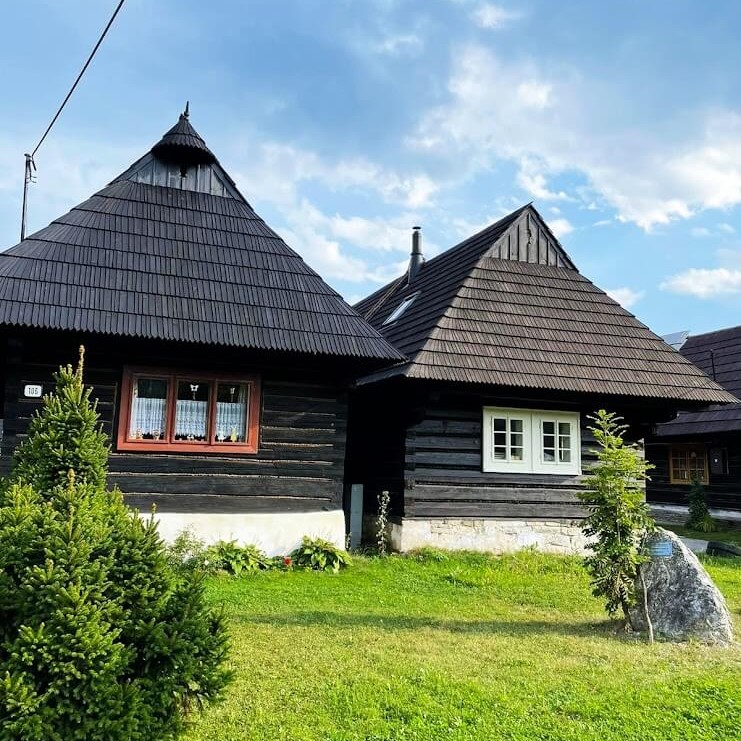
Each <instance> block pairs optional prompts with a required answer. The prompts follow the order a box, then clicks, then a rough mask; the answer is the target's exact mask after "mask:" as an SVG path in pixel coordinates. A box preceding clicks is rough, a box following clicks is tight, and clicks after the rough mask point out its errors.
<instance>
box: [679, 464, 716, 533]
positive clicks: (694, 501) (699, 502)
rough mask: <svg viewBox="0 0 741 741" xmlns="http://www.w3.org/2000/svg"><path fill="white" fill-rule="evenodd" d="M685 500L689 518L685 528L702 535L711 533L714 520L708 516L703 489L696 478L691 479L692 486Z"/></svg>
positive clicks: (713, 528)
mask: <svg viewBox="0 0 741 741" xmlns="http://www.w3.org/2000/svg"><path fill="white" fill-rule="evenodd" d="M687 500H688V503H689V508H688V509H689V517H688V518H687V523H686V526H687V527H688V528H690V529H692V530H699V531H700V532H702V533H712V532H713V531H714V530H715V520H714V519H713V518H712V517H711V516H710V509H709V507H708V500H707V497H706V495H705V487H704V486H703V485H702V483H701V482H700V479H698V478H697V476H695V477H694V478H693V479H692V484H691V485H690V489H689V491H688V492H687Z"/></svg>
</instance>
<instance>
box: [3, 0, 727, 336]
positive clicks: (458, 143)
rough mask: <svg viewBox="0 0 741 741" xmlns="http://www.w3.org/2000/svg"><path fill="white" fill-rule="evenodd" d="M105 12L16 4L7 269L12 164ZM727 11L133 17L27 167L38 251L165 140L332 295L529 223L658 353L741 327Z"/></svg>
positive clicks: (559, 9) (11, 44)
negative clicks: (189, 134)
mask: <svg viewBox="0 0 741 741" xmlns="http://www.w3.org/2000/svg"><path fill="white" fill-rule="evenodd" d="M114 5H115V3H114V1H113V0H110V2H108V1H107V0H106V2H103V0H65V2H64V3H61V2H58V1H57V0H23V1H22V2H21V1H20V0H8V2H6V3H4V4H3V24H2V30H0V35H1V37H2V38H1V43H0V69H2V70H3V75H2V78H1V79H2V86H1V87H0V89H1V90H2V96H0V249H4V248H6V247H9V246H11V245H12V244H14V243H15V242H16V241H17V233H18V228H19V210H20V194H21V181H22V174H23V173H22V170H23V152H25V151H28V150H29V149H31V148H32V147H33V146H34V145H35V143H36V141H37V140H38V138H39V137H40V135H41V133H42V132H43V130H44V128H45V126H46V124H47V123H48V120H49V118H50V117H51V115H52V114H53V112H54V110H55V109H56V106H57V105H58V103H59V101H60V99H61V97H62V96H63V95H64V93H65V92H66V90H67V89H68V87H69V85H70V83H71V81H72V79H73V78H74V76H75V74H76V73H77V71H78V69H79V67H80V65H81V63H82V61H83V60H84V58H85V57H86V55H87V54H88V52H89V50H90V48H91V46H92V44H93V43H94V41H95V39H96V38H97V35H98V34H99V32H100V30H101V29H102V27H103V25H104V24H105V22H106V21H107V19H108V16H109V14H110V12H111V11H112V9H113V6H114ZM740 26H741V4H738V3H735V2H731V1H730V0H727V1H726V2H716V3H711V4H708V3H702V4H701V3H697V2H682V1H681V0H672V1H671V2H670V1H669V0H666V1H664V2H660V1H655V2H650V3H646V2H633V1H631V0H623V1H621V2H602V3H595V2H587V1H584V2H567V1H564V2H558V3H556V2H548V1H543V2H535V1H533V2H521V3H515V2H509V3H489V2H482V1H480V0H406V1H405V0H282V1H281V2H280V3H277V2H274V1H271V0H250V1H249V2H248V1H243V2H234V1H230V0H212V1H211V2H208V3H205V2H202V0H178V1H177V2H175V0H158V2H155V1H154V0H127V3H126V5H125V6H124V9H123V11H122V12H121V15H120V16H119V18H118V20H117V21H116V25H115V26H114V27H113V29H112V30H111V33H110V35H109V37H108V38H107V39H106V42H105V44H104V46H103V47H102V49H101V51H100V53H99V55H98V57H97V58H96V60H95V62H94V64H93V66H92V67H91V69H90V71H89V72H88V74H87V76H86V77H85V78H84V80H83V82H82V84H81V86H80V88H78V91H77V92H76V94H75V96H74V97H73V98H72V100H71V102H70V104H69V105H68V107H67V109H66V110H65V112H64V114H63V116H62V118H61V119H60V121H59V123H58V124H57V126H56V128H55V129H54V130H53V132H52V134H51V136H50V138H49V139H48V140H47V142H46V143H45V144H44V146H43V147H42V148H41V150H40V151H39V153H38V155H37V157H36V161H37V165H38V182H37V183H36V184H35V185H33V186H32V190H31V195H30V223H29V226H30V229H31V230H34V229H38V228H40V227H42V226H44V225H45V224H46V223H48V222H49V221H50V220H51V219H53V218H54V217H55V216H57V215H59V214H61V213H64V212H65V211H66V210H68V209H69V208H70V207H72V206H73V205H75V204H76V203H78V202H80V201H82V200H84V199H85V198H86V197H87V196H89V195H90V194H91V193H93V192H94V191H96V190H98V189H100V188H101V187H103V186H104V185H105V184H106V183H107V182H108V181H109V180H110V179H112V178H113V177H114V176H115V175H117V174H118V173H119V172H121V171H122V170H124V169H125V168H126V166H127V165H128V164H129V163H130V162H131V161H133V160H134V159H135V158H136V157H137V156H139V155H140V154H142V153H143V152H145V151H147V150H148V149H149V147H150V146H151V145H152V144H153V143H154V142H155V141H156V140H157V139H158V138H159V136H160V135H161V134H162V133H163V132H164V131H165V130H166V129H167V128H169V127H170V126H171V125H172V124H173V123H174V122H175V120H176V119H177V115H178V114H179V113H180V111H181V110H182V108H183V105H184V102H185V100H186V99H189V100H190V102H191V121H192V123H193V124H194V126H195V127H196V128H197V129H198V131H199V132H200V133H201V134H202V135H203V136H204V138H205V139H206V141H207V142H208V144H209V145H210V147H211V148H212V149H213V150H214V152H215V153H216V155H217V156H218V157H219V159H220V160H221V162H222V164H223V165H224V166H225V168H226V169H227V170H228V171H229V172H230V173H231V174H232V176H233V177H234V178H235V180H236V181H237V184H238V185H239V186H240V188H241V189H242V192H243V193H244V194H245V195H246V197H247V198H248V200H249V201H250V202H251V203H252V205H253V206H254V207H255V208H256V209H257V210H258V212H259V213H260V214H261V215H262V216H263V217H264V218H265V219H266V220H267V221H268V223H270V225H271V226H273V228H275V229H276V230H277V231H279V232H280V233H281V234H282V235H283V236H284V238H286V240H287V241H288V242H289V244H291V246H292V247H294V248H295V249H296V250H297V251H298V252H300V253H301V254H302V256H303V257H304V258H305V259H306V260H307V262H309V264H310V265H312V267H314V268H315V269H316V270H317V271H319V272H320V273H321V274H322V276H323V277H324V278H325V279H326V280H327V281H328V282H329V283H330V284H332V285H333V286H334V287H335V288H337V289H338V290H339V291H340V292H341V293H342V294H343V295H344V296H346V297H347V298H348V299H350V300H357V299H359V298H361V297H362V296H364V295H366V294H367V293H369V292H371V291H372V290H375V289H376V288H377V287H378V286H379V285H380V284H381V283H382V282H384V281H386V280H388V279H389V278H391V277H393V276H395V275H396V274H398V272H400V271H401V270H402V269H403V266H404V265H405V263H406V259H407V254H408V252H409V245H410V227H411V226H412V225H414V224H421V225H422V226H423V235H424V245H425V251H426V253H427V254H428V255H432V254H435V253H436V252H439V251H441V250H443V249H446V248H448V247H450V246H452V245H453V244H455V243H456V242H458V241H460V240H461V239H463V238H465V237H466V236H468V235H470V234H472V233H473V232H474V231H476V230H478V229H479V228H481V227H483V226H485V225H486V224H488V223H490V222H492V221H494V220H496V219H497V218H499V217H500V216H502V215H504V214H505V213H507V212H509V211H511V210H512V209H514V208H516V207H518V206H520V205H522V204H523V203H526V202H528V201H534V203H535V205H536V207H537V208H538V209H539V210H540V212H541V213H542V215H543V216H544V217H545V219H546V220H547V221H548V222H549V224H550V226H551V228H552V229H553V230H554V231H555V232H556V233H557V235H559V237H560V239H561V241H562V243H563V245H564V246H565V248H566V250H567V251H568V252H569V253H570V255H571V256H572V258H573V259H574V261H575V262H576V264H577V266H578V267H579V268H580V270H581V271H582V272H583V273H584V274H585V275H586V276H587V277H589V278H590V279H591V280H593V281H594V282H595V283H596V284H597V285H599V286H600V287H601V288H604V289H606V290H608V291H610V292H612V293H613V295H615V296H616V297H617V298H618V299H619V300H620V301H621V302H622V303H623V304H624V305H625V306H626V307H628V308H629V309H630V310H631V311H633V312H634V313H635V314H636V315H637V316H638V317H639V318H640V319H641V320H642V321H644V322H645V323H646V324H648V325H649V326H650V327H651V328H652V329H654V330H655V331H657V332H659V333H665V332H669V331H673V330H679V329H688V330H690V331H692V332H693V333H697V332H702V331H707V330H711V329H716V328H720V327H725V326H731V325H736V324H739V323H740V322H741V210H740V208H739V205H740V204H741V86H740V85H739V82H741V79H740V78H741V72H740V70H741V49H740V48H739V45H738V43H737V38H736V36H737V29H738V28H739V27H740Z"/></svg>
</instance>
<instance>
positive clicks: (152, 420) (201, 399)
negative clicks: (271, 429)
mask: <svg viewBox="0 0 741 741" xmlns="http://www.w3.org/2000/svg"><path fill="white" fill-rule="evenodd" d="M259 418H260V382H259V379H258V378H257V377H256V376H232V375H224V374H211V373H201V372H198V373H188V372H176V371H162V370H152V369H146V368H144V369H142V368H125V369H124V376H123V383H122V385H121V407H120V410H119V422H118V440H117V446H116V447H117V449H118V450H148V451H159V452H168V451H175V452H177V451H183V452H193V453H196V452H197V453H209V452H218V453H222V454H223V453H227V452H231V453H255V452H257V446H258V435H259Z"/></svg>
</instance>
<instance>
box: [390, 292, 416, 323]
mask: <svg viewBox="0 0 741 741" xmlns="http://www.w3.org/2000/svg"><path fill="white" fill-rule="evenodd" d="M417 296H419V291H418V292H417V293H413V294H412V295H411V296H407V297H406V298H405V299H404V300H403V301H402V302H401V303H400V304H399V305H398V306H397V307H396V308H395V309H394V310H393V311H392V312H391V313H390V314H389V315H388V316H387V317H386V319H384V322H383V324H382V325H381V326H382V327H385V326H386V325H387V324H393V323H394V322H395V321H396V320H397V319H399V317H401V315H402V314H403V313H404V312H405V311H406V310H407V309H408V308H409V307H410V306H411V305H412V304H413V303H414V300H415V299H416V298H417Z"/></svg>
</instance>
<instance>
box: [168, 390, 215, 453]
mask: <svg viewBox="0 0 741 741" xmlns="http://www.w3.org/2000/svg"><path fill="white" fill-rule="evenodd" d="M208 394H209V384H208V383H207V382H206V381H179V382H178V394H177V401H176V403H175V439H176V440H186V441H196V440H205V439H206V436H207V434H208Z"/></svg>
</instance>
